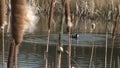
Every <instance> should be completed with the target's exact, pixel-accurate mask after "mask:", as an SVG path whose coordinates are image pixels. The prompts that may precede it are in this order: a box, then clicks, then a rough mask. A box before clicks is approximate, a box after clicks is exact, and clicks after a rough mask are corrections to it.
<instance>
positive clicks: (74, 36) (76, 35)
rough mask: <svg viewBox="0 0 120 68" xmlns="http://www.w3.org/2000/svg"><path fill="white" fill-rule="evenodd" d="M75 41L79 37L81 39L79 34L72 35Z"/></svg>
mask: <svg viewBox="0 0 120 68" xmlns="http://www.w3.org/2000/svg"><path fill="white" fill-rule="evenodd" d="M71 37H72V38H73V39H77V38H78V37H79V35H78V34H77V33H75V34H72V36H71Z"/></svg>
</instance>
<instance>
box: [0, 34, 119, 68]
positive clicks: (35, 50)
mask: <svg viewBox="0 0 120 68" xmlns="http://www.w3.org/2000/svg"><path fill="white" fill-rule="evenodd" d="M79 35H80V37H79V38H78V39H72V56H71V62H72V67H73V68H88V67H89V64H90V58H91V52H92V47H93V46H94V47H95V48H94V54H93V59H92V63H91V66H92V68H104V66H105V45H106V42H105V41H106V35H105V34H79ZM58 36H59V35H58V34H51V35H50V44H49V52H48V53H49V55H48V57H49V58H48V62H49V63H48V66H49V68H55V65H56V46H57V45H58ZM6 41H7V44H6V45H5V54H6V64H7V57H8V50H9V46H10V43H11V41H9V40H7V39H6ZM62 43H63V48H64V52H63V53H62V59H61V60H62V62H61V68H67V65H68V62H67V55H68V54H67V53H66V51H67V47H68V35H67V34H63V35H62ZM114 43H115V46H116V48H115V49H114V50H113V64H112V65H113V66H119V56H120V48H119V46H120V42H119V38H117V39H116V40H115V42H114ZM46 45H47V35H45V34H41V35H36V34H32V35H27V36H25V37H24V40H23V42H22V44H21V45H20V52H19V57H18V68H45V54H44V53H45V50H46ZM111 46H112V37H111V35H108V55H107V67H108V68H109V66H110V56H111V55H110V54H111ZM0 49H1V48H0ZM1 54H2V53H1V51H0V61H2V55H1ZM1 64H2V62H0V67H2V65H1ZM115 68H118V67H115Z"/></svg>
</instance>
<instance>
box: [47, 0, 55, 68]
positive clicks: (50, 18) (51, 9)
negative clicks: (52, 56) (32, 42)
mask: <svg viewBox="0 0 120 68" xmlns="http://www.w3.org/2000/svg"><path fill="white" fill-rule="evenodd" d="M54 6H55V3H54V0H52V1H51V5H50V16H49V20H48V38H47V46H46V52H45V53H46V57H45V60H46V62H45V63H46V65H45V66H46V68H48V48H49V41H50V28H51V23H52V20H53V13H54Z"/></svg>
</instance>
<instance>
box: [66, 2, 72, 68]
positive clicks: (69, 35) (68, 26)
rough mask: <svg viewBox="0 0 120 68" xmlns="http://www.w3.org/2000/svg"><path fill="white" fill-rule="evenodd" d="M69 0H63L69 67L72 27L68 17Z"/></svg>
mask: <svg viewBox="0 0 120 68" xmlns="http://www.w3.org/2000/svg"><path fill="white" fill-rule="evenodd" d="M69 2H70V1H69V0H65V16H66V23H67V29H68V68H71V29H72V26H73V24H72V22H71V17H70V6H69V5H70V4H69Z"/></svg>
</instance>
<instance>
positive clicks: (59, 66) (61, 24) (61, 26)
mask: <svg viewBox="0 0 120 68" xmlns="http://www.w3.org/2000/svg"><path fill="white" fill-rule="evenodd" d="M61 5H62V10H61V12H62V14H61V21H60V32H59V39H58V41H59V44H58V46H57V57H56V59H57V62H56V68H61V55H62V52H63V47H62V35H63V21H64V8H63V7H64V0H61Z"/></svg>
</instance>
